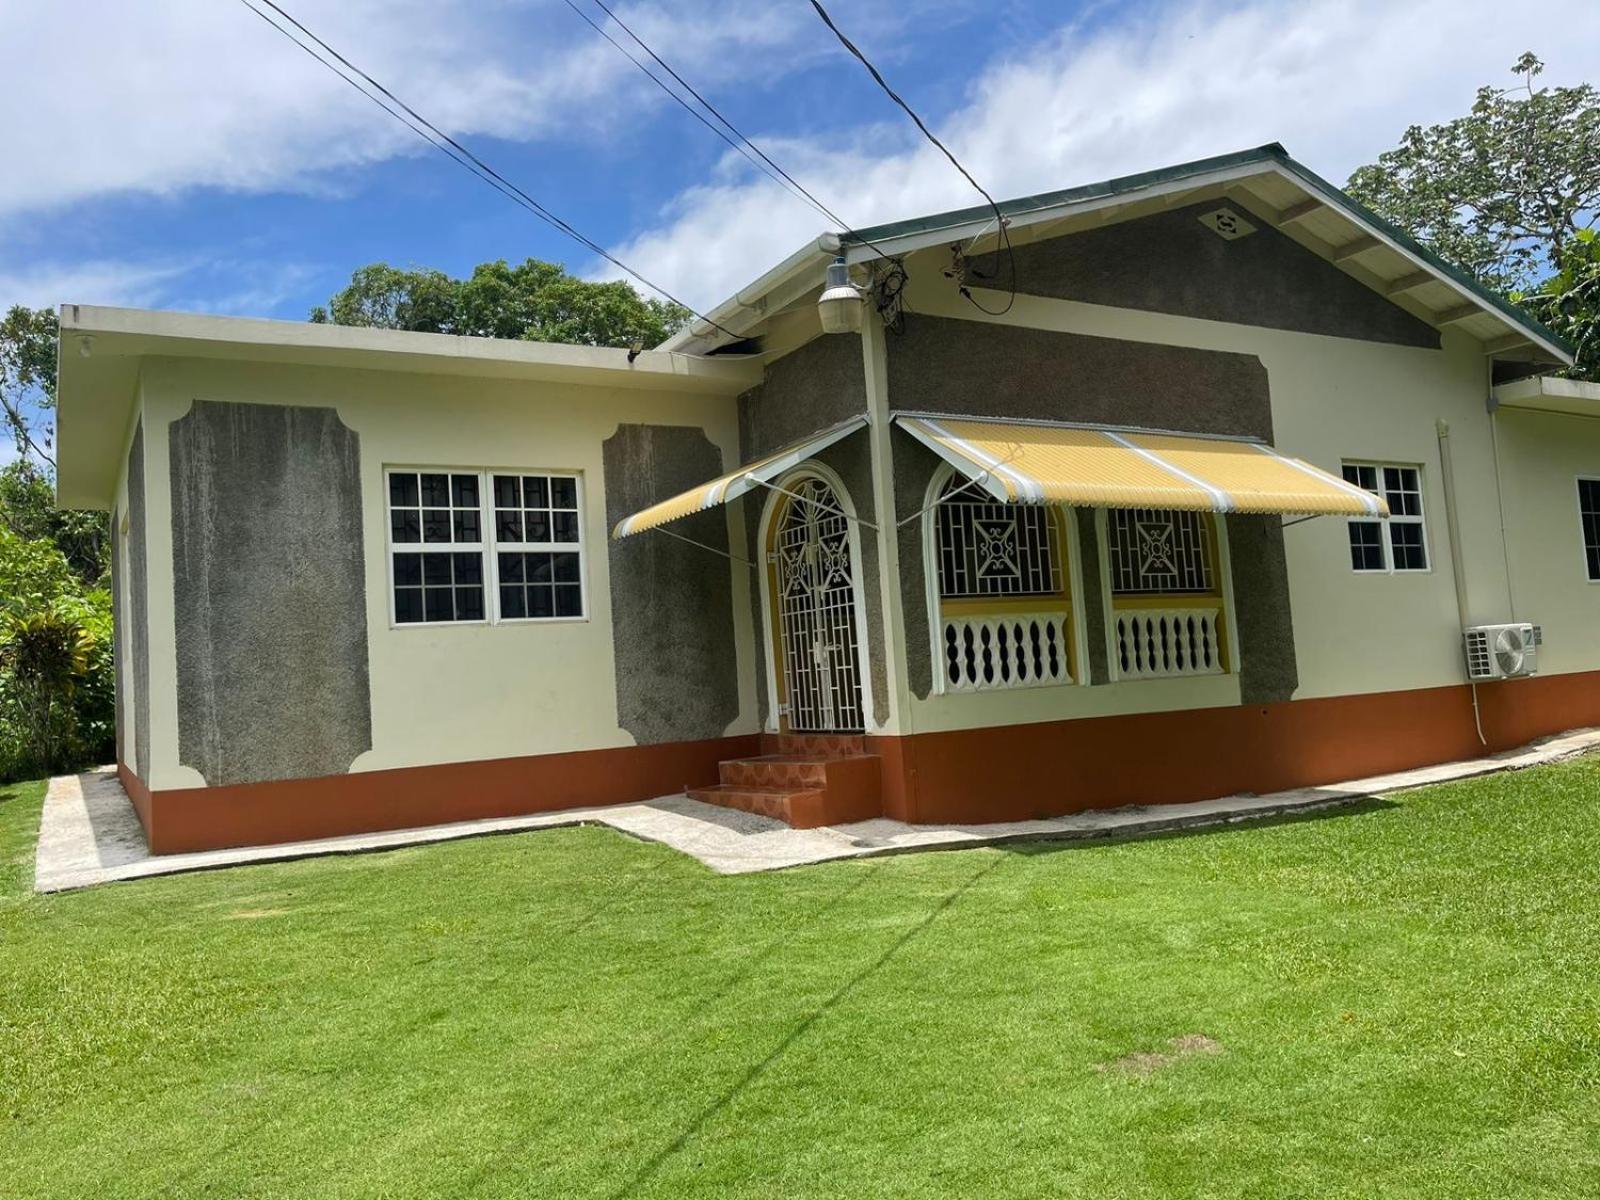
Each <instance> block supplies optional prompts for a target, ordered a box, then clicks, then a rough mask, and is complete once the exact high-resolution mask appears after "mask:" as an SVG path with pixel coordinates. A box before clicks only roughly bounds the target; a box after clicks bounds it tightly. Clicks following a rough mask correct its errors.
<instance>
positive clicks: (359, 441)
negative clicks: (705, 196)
mask: <svg viewBox="0 0 1600 1200" xmlns="http://www.w3.org/2000/svg"><path fill="white" fill-rule="evenodd" d="M1000 210H1001V212H1002V213H1003V215H1004V218H1005V222H1004V227H1003V233H1004V237H1003V238H1002V237H1001V236H999V235H1000V233H1001V227H1000V226H999V225H998V224H997V222H996V219H995V213H994V211H993V210H991V209H988V208H975V209H969V210H964V211H958V212H945V213H937V214H934V215H930V216H923V217H918V218H915V219H913V220H907V221H901V222H897V223H894V224H890V225H883V226H878V227H875V228H871V229H864V230H859V231H840V232H836V233H831V234H827V235H824V236H823V237H821V238H819V239H818V240H817V241H816V242H814V243H811V244H808V245H806V246H804V247H802V248H801V249H800V250H799V251H798V252H796V253H795V254H794V255H793V256H791V257H790V258H788V259H787V260H785V261H784V262H783V263H782V264H780V265H779V266H777V267H776V268H774V269H773V270H771V271H769V272H767V273H766V274H765V275H762V276H761V277H760V278H758V279H756V280H755V281H754V282H752V283H751V284H750V285H749V286H748V287H746V288H744V289H743V290H741V291H740V292H739V293H738V294H737V295H736V296H734V297H733V298H732V299H730V300H728V301H726V302H725V303H723V304H721V305H720V306H718V307H716V308H715V309H714V310H712V311H711V312H710V313H709V314H707V315H708V317H709V318H710V319H709V320H697V321H695V322H694V323H693V324H692V325H690V326H689V327H688V328H687V329H685V330H683V331H682V332H681V333H679V334H677V335H676V336H674V337H673V338H671V339H670V340H669V341H668V342H666V343H665V344H664V345H662V346H659V347H657V348H655V349H652V350H645V351H643V352H642V353H641V352H628V351H623V350H610V349H594V348H587V347H576V346H563V345H543V344H535V343H527V342H506V341H493V340H483V339H466V338H452V337H443V336H436V335H429V334H415V333H402V332H393V331H383V330H373V329H354V328H339V327H333V326H327V325H312V324H298V323H291V322H276V321H258V320H241V319H231V318H218V317H209V316H187V315H178V314H169V313H156V312H146V311H136V310H127V309H115V308H95V307H89V306H79V305H71V304H69V305H66V306H65V307H64V308H63V309H62V317H61V333H62V337H61V366H60V381H59V382H60V393H59V394H60V412H59V450H60V469H59V479H58V487H59V499H60V503H61V504H63V505H65V506H71V507H88V508H101V509H108V510H110V512H111V513H112V527H113V531H114V541H115V548H114V553H115V572H114V577H115V589H116V611H117V621H116V629H117V646H116V655H117V664H118V671H117V706H118V715H119V721H118V731H119V732H118V768H119V770H120V773H121V777H122V780H123V783H124V785H125V786H126V789H127V791H128V793H129V795H130V797H131V798H132V800H133V802H134V804H135V806H136V807H137V809H138V811H139V814H140V816H141V818H142V820H143V822H144V828H145V831H146V833H147V835H148V837H149V840H150V844H151V847H152V849H153V850H155V851H157V852H169V851H179V850H189V849H195V848H202V847H215V846H223V845H235V844H247V843H259V842H274V841H283V840H291V839H301V838H308V837H317V836H324V835H334V834H342V833H348V832H355V831H363V830H372V829H379V828H392V827H401V826H411V825H422V824H429V823H438V822H448V821H454V820H461V819H468V818H475V817H484V816H494V815H510V814H519V813H527V812H531V811H538V810H546V809H554V808H563V807H570V806H580V805H594V804H605V803H614V802H623V801H634V800H640V799H645V798H650V797H655V796H661V795H665V794H673V793H679V792H682V791H685V790H688V791H689V792H690V793H691V794H692V795H694V796H696V797H698V798H700V799H703V800H708V801H711V802H713V803H721V804H726V805H731V806H734V807H738V808H743V809H747V810H752V811H757V812H762V813H766V814H769V815H773V816H777V817H780V818H783V819H786V820H789V821H791V822H792V823H794V824H796V825H815V824H819V823H832V822H837V821H844V820H850V819H855V818H861V817H866V816H870V815H876V814H882V815H887V816H891V817H895V818H899V819H902V820H906V821H911V822H920V823H933V822H983V821H998V820H1013V819H1018V818H1026V817H1032V816H1040V815H1047V814H1061V813H1067V812H1073V811H1078V810H1083V809H1088V808H1095V807H1105V806H1114V805H1124V804H1132V803H1139V804H1151V803H1162V802H1175V801H1188V800H1196V799H1201V798H1206V797H1213V796H1221V795H1227V794H1230V793H1235V792H1240V791H1256V792H1266V791H1270V790H1276V789H1281V788H1286V787H1290V786H1298V785H1313V784H1318V783H1323V782H1329V781H1333V780H1339V779H1347V778H1352V777H1358V776H1364V775H1370V774H1374V773H1379V772H1384V771H1389V770H1396V769H1401V768H1406V767H1412V766H1416V765H1420V764H1427V763H1432V762H1438V761H1444V760H1449V759H1455V758H1462V757H1469V756H1473V755H1476V754H1479V753H1482V752H1484V749H1485V748H1486V747H1487V749H1489V750H1497V749H1500V748H1504V747H1509V746H1512V745H1515V744H1519V743H1522V742H1525V741H1527V740H1528V739H1530V738H1533V737H1535V736H1538V735H1541V734H1548V733H1554V732H1556V731H1559V730H1563V729H1566V728H1571V727H1577V726H1583V725H1595V724H1600V636H1597V635H1600V421H1597V420H1596V419H1595V418H1596V416H1597V415H1600V389H1596V388H1595V387H1594V386H1592V385H1584V384H1577V383H1572V382H1568V381H1565V380H1559V379H1554V378H1551V377H1550V376H1551V374H1552V373H1553V372H1555V371H1557V370H1559V369H1560V368H1561V367H1563V366H1564V365H1567V364H1569V363H1570V362H1571V350H1570V348H1569V347H1568V346H1566V345H1565V344H1563V343H1562V341H1561V340H1560V339H1558V338H1557V337H1555V336H1554V335H1553V334H1551V333H1550V332H1549V331H1548V330H1546V329H1544V328H1542V327H1541V326H1540V325H1539V324H1537V323H1536V322H1535V321H1533V320H1532V319H1530V318H1529V316H1528V315H1527V314H1526V313H1524V312H1522V311H1521V310H1520V309H1518V308H1516V307H1514V306H1512V305H1510V304H1508V303H1507V302H1506V301H1505V300H1503V299H1502V298H1501V297H1499V296H1497V295H1494V294H1491V293H1490V292H1487V291H1485V290H1484V289H1483V288H1481V287H1479V286H1477V285H1476V284H1475V283H1473V282H1472V281H1471V280H1470V279H1468V278H1466V277H1464V276H1462V275H1461V274H1459V273H1458V272H1456V271H1454V270H1452V269H1451V268H1450V267H1449V266H1448V265H1446V264H1445V263H1443V262H1441V261H1440V260H1439V259H1438V258H1436V257H1435V256H1433V255H1431V254H1430V253H1428V252H1427V251H1426V250H1424V249H1422V248H1420V247H1419V246H1418V245H1417V244H1416V243H1414V242H1413V241H1412V240H1411V239H1410V238H1408V237H1406V236H1405V235H1404V234H1403V233H1401V232H1400V231H1398V230H1396V229H1394V228H1393V227H1391V226H1389V225H1387V224H1386V223H1384V222H1383V221H1382V220H1380V219H1379V218H1377V217H1376V216H1374V215H1373V214H1372V213H1371V212H1369V211H1367V210H1365V209H1364V208H1362V207H1361V206H1360V205H1359V204H1357V203H1356V202H1354V201H1353V200H1352V199H1351V198H1350V197H1348V196H1346V195H1344V194H1343V193H1341V192H1340V191H1339V189H1338V188H1336V187H1333V186H1332V185H1331V184H1329V183H1327V182H1326V181H1324V180H1322V179H1320V178H1318V177H1317V176H1316V175H1314V174H1313V173H1312V172H1310V171H1309V170H1307V169H1306V168H1305V167H1303V166H1301V165H1300V164H1299V163H1297V162H1295V161H1294V160H1293V159H1292V158H1290V157H1289V155H1288V154H1287V153H1286V152H1285V151H1284V150H1283V148H1282V147H1280V146H1276V145H1271V146H1265V147H1261V148H1259V149H1256V150H1251V151H1247V152H1243V153H1239V154H1233V155H1228V156H1224V157H1219V158H1213V159H1208V160H1204V161H1200V162H1193V163H1188V164H1184V165H1182V166H1177V167H1171V168H1168V169H1164V170H1159V171H1153V172H1150V173H1147V174H1142V175H1136V176H1130V177H1127V178H1122V179H1116V180H1110V181H1107V182H1104V183H1099V184H1094V185H1090V186H1086V187H1077V188H1072V189H1070V190H1066V191H1060V192H1053V193H1048V194H1044V195H1037V196H1028V197H1024V198H1021V199H1018V200H1014V201H1011V202H1009V203H1005V204H1003V205H1001V206H1000ZM1007 247H1009V249H1008V248H1007ZM835 260H842V264H840V265H835ZM830 268H832V270H833V277H832V278H831V279H830V277H829V272H830ZM841 277H844V282H843V284H842V287H841ZM825 289H826V291H825ZM825 330H827V331H825Z"/></svg>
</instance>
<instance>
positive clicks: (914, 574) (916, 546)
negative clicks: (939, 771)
mask: <svg viewBox="0 0 1600 1200" xmlns="http://www.w3.org/2000/svg"><path fill="white" fill-rule="evenodd" d="M891 448H892V449H893V451H894V506H895V522H896V524H897V525H898V524H899V522H901V521H906V518H907V517H909V516H910V515H911V514H912V513H914V512H918V511H919V510H921V508H922V507H923V505H925V504H926V503H927V495H928V484H929V483H930V482H932V480H933V475H934V472H935V471H937V470H938V469H939V466H940V461H941V460H940V459H939V457H938V455H936V454H934V452H933V451H932V450H929V449H928V448H927V447H926V446H924V445H923V444H922V443H921V442H919V441H917V440H916V439H915V438H913V437H911V436H910V435H909V434H907V433H905V432H903V431H902V430H899V429H896V430H895V431H894V437H893V439H892V442H891ZM922 527H923V520H922V519H918V520H915V521H906V523H905V524H904V525H899V528H898V529H897V531H896V533H895V536H896V538H897V539H898V542H899V546H900V608H901V611H902V613H903V614H904V620H905V626H906V684H907V686H908V687H909V688H910V689H911V694H912V695H913V696H915V697H916V698H917V699H919V700H926V699H927V698H928V693H929V692H931V691H932V690H933V669H934V663H933V642H932V636H931V631H930V630H929V628H928V564H927V563H926V562H925V561H924V557H925V555H924V550H925V547H926V543H925V542H924V541H923V536H922ZM940 669H941V670H942V669H943V666H942V664H941V667H940Z"/></svg>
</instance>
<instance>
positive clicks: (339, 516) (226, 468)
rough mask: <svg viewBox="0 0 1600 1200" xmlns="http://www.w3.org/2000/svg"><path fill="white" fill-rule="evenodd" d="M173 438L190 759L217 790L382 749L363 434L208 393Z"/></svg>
mask: <svg viewBox="0 0 1600 1200" xmlns="http://www.w3.org/2000/svg"><path fill="white" fill-rule="evenodd" d="M168 437H169V445H170V451H171V460H172V571H173V582H174V587H175V591H176V595H175V597H174V599H175V603H176V616H177V629H176V632H177V656H178V753H179V757H180V758H181V760H182V761H183V762H184V763H185V764H187V765H189V766H191V767H193V768H195V769H196V770H198V771H199V772H200V773H201V774H202V775H203V776H205V779H206V782H207V783H208V784H211V785H212V786H220V785H227V784H238V783H257V782H261V781H264V780H272V779H299V778H309V777H314V776H321V775H336V774H342V773H343V772H345V771H347V770H348V769H349V767H350V763H351V761H352V760H353V759H355V757H356V756H357V755H359V754H361V753H363V752H364V751H366V750H369V749H371V748H372V696H371V689H370V686H369V683H368V677H367V600H366V568H365V555H364V551H363V544H364V543H363V538H362V519H361V518H362V513H361V509H362V504H361V447H360V438H359V437H358V436H357V435H356V434H355V433H354V432H352V431H351V430H349V429H347V428H346V427H345V426H344V424H343V423H342V422H341V421H340V420H339V415H338V413H337V412H335V411H334V410H333V409H331V408H301V407H294V406H284V405H265V404H226V403H218V402H214V401H206V400H201V401H196V402H195V405H194V407H193V409H191V410H190V412H189V413H188V414H187V415H186V416H184V417H183V418H182V419H181V420H178V421H175V422H173V424H172V426H171V429H170V431H169V435H168Z"/></svg>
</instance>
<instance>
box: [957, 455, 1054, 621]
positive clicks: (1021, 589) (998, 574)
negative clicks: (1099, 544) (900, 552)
mask: <svg viewBox="0 0 1600 1200" xmlns="http://www.w3.org/2000/svg"><path fill="white" fill-rule="evenodd" d="M934 511H935V513H936V514H937V521H938V524H937V527H936V531H935V533H936V537H937V549H938V553H939V595H940V597H941V598H943V599H946V600H957V599H972V598H977V597H984V596H1054V595H1057V594H1059V593H1060V592H1061V591H1062V586H1061V546H1060V537H1059V534H1058V532H1057V530H1058V525H1057V522H1056V520H1055V515H1054V513H1052V512H1051V511H1050V510H1049V509H1047V508H1045V507H1044V506H1042V505H1033V504H999V503H996V502H995V501H993V500H990V499H988V498H987V497H986V496H982V495H975V494H974V493H973V491H972V488H971V485H970V484H969V483H967V481H966V480H964V479H962V480H957V479H952V480H951V481H950V483H949V485H948V486H947V487H946V488H945V490H944V499H942V500H941V501H940V503H939V506H938V508H937V509H935V510H934Z"/></svg>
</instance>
